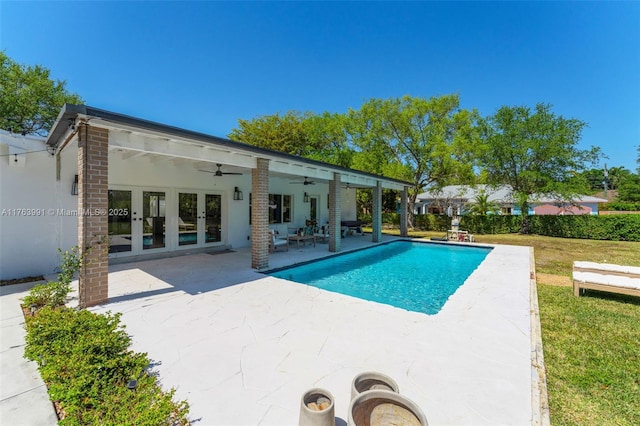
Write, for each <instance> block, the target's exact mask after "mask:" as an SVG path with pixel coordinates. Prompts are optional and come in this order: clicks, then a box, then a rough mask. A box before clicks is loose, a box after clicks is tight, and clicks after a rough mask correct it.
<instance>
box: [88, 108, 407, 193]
mask: <svg viewBox="0 0 640 426" xmlns="http://www.w3.org/2000/svg"><path fill="white" fill-rule="evenodd" d="M88 121H89V122H90V124H91V125H95V126H99V127H103V128H106V129H108V130H109V131H110V134H109V149H110V150H123V154H122V157H123V159H126V158H133V157H136V156H140V155H145V154H155V155H161V156H167V157H169V159H172V160H173V161H174V162H175V161H177V160H178V159H184V160H190V161H195V162H198V163H194V165H197V167H202V164H203V163H214V164H217V163H220V164H224V165H229V166H236V167H243V168H249V169H254V168H256V167H257V161H256V159H257V158H258V157H260V158H267V159H269V160H271V161H270V163H269V171H272V172H274V173H280V174H283V175H289V176H299V177H305V176H306V177H308V178H310V179H322V180H326V181H330V180H332V179H333V175H334V172H337V173H340V181H341V182H343V183H349V184H351V185H353V186H354V187H374V186H376V183H377V182H378V181H380V182H381V184H382V187H383V188H386V189H395V190H402V189H403V188H404V185H402V184H401V183H396V182H391V181H388V180H386V179H384V178H377V177H375V176H366V175H360V174H357V173H356V172H345V171H342V170H332V169H331V168H330V166H323V165H321V164H320V165H316V164H309V163H306V162H305V161H304V160H303V159H301V161H299V162H298V161H295V160H294V159H288V158H282V157H278V156H276V155H270V154H269V153H260V154H258V153H255V152H251V151H242V148H241V147H233V148H230V147H227V146H224V145H220V146H217V145H215V143H209V142H200V141H197V140H192V139H187V138H180V137H174V136H168V135H167V134H166V133H160V132H154V131H141V130H139V129H136V128H133V127H128V126H122V125H114V124H113V123H111V122H109V121H106V120H102V119H97V118H90V119H89V120H88Z"/></svg>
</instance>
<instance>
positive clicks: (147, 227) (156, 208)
mask: <svg viewBox="0 0 640 426" xmlns="http://www.w3.org/2000/svg"><path fill="white" fill-rule="evenodd" d="M166 207H167V206H166V195H165V193H164V192H152V191H144V192H143V193H142V215H143V218H144V220H143V222H142V226H143V232H142V248H143V249H144V250H148V249H156V248H162V247H164V246H165V214H166V213H165V212H166Z"/></svg>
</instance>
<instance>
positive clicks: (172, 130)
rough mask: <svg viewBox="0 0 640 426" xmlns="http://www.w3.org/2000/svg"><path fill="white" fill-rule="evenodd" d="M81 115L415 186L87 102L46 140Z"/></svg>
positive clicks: (63, 114) (65, 111) (67, 108)
mask: <svg viewBox="0 0 640 426" xmlns="http://www.w3.org/2000/svg"><path fill="white" fill-rule="evenodd" d="M78 115H85V116H88V117H95V118H101V119H103V120H106V121H110V122H113V123H118V124H122V125H128V126H133V127H137V128H141V129H145V130H150V131H154V132H160V133H167V134H170V135H173V136H178V137H182V138H185V139H192V140H197V141H200V142H205V143H208V144H215V145H222V146H226V147H228V148H229V149H231V150H244V151H249V152H253V153H255V154H259V155H267V156H273V157H278V158H283V159H289V160H294V161H299V162H302V163H305V164H309V165H314V166H320V167H327V168H330V169H333V170H336V171H343V172H347V173H357V174H360V175H364V176H369V177H372V178H377V179H384V180H386V181H389V182H394V183H397V184H400V185H405V186H411V185H412V184H411V183H410V182H405V181H402V180H399V179H393V178H388V177H385V176H380V175H376V174H373V173H368V172H363V171H360V170H355V169H350V168H348V167H343V166H337V165H335V164H330V163H325V162H323V161H318V160H312V159H309V158H305V157H300V156H298V155H293V154H287V153H284V152H280V151H274V150H271V149H266V148H260V147H257V146H254V145H249V144H246V143H243V142H237V141H232V140H229V139H225V138H221V137H218V136H211V135H207V134H205V133H200V132H194V131H191V130H186V129H182V128H180V127H174V126H169V125H166V124H160V123H157V122H153V121H149V120H143V119H140V118H136V117H131V116H128V115H124V114H118V113H115V112H111V111H106V110H102V109H99V108H93V107H90V106H86V105H72V104H65V105H64V106H63V107H62V109H61V111H60V114H58V118H57V119H56V122H55V123H54V125H53V127H52V128H51V131H50V132H49V135H48V136H47V139H46V143H47V144H48V145H53V146H55V145H57V144H58V143H59V140H60V138H62V136H64V134H65V133H66V132H67V130H68V127H69V126H68V123H69V120H70V119H75V118H76V117H77V116H78Z"/></svg>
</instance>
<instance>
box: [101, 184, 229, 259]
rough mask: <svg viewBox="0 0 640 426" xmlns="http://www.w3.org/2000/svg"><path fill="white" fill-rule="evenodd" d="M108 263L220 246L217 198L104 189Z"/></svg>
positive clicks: (179, 192) (220, 213)
mask: <svg viewBox="0 0 640 426" xmlns="http://www.w3.org/2000/svg"><path fill="white" fill-rule="evenodd" d="M108 201H109V209H108V210H109V226H108V229H109V254H110V256H111V257H122V256H131V255H137V254H145V253H154V252H162V251H171V250H179V249H182V248H189V247H206V246H211V245H216V244H222V241H223V238H224V237H225V235H224V229H223V224H224V221H223V209H222V195H221V194H212V193H208V192H203V191H189V190H163V189H145V188H122V189H120V188H113V189H109V195H108Z"/></svg>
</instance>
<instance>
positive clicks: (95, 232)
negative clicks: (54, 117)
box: [78, 125, 109, 308]
mask: <svg viewBox="0 0 640 426" xmlns="http://www.w3.org/2000/svg"><path fill="white" fill-rule="evenodd" d="M108 163H109V131H108V130H105V129H101V128H99V127H92V126H89V125H83V126H81V128H80V131H79V132H78V248H79V250H80V253H82V254H83V255H84V259H83V263H82V267H81V268H80V271H79V272H78V277H79V287H80V288H79V290H80V300H79V304H80V307H82V308H86V307H88V306H94V305H98V304H101V303H105V302H106V301H107V298H108V297H109V278H108V277H109V253H108V248H107V247H108V246H107V242H108V234H109V217H108V216H107V208H108V188H109V182H108V167H109V164H108Z"/></svg>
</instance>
